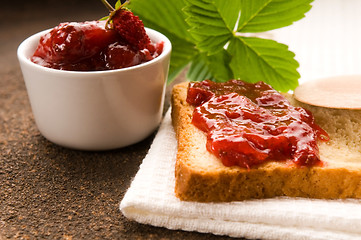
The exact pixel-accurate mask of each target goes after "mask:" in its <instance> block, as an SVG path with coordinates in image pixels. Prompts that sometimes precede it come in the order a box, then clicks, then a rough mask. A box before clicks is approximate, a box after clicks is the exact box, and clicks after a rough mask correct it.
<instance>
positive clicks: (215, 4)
mask: <svg viewBox="0 0 361 240" xmlns="http://www.w3.org/2000/svg"><path fill="white" fill-rule="evenodd" d="M236 2H237V1H229V2H227V4H229V5H230V6H227V7H224V5H225V4H224V2H223V1H221V0H186V4H187V5H186V7H185V8H184V11H185V13H186V14H187V16H188V17H187V18H186V21H187V23H188V24H189V25H190V29H189V32H190V33H191V35H192V37H193V38H194V39H195V41H196V46H197V48H198V49H199V50H200V51H202V52H207V53H208V54H209V55H212V54H215V53H217V52H218V51H221V50H222V49H223V47H224V46H225V45H226V43H227V42H228V41H229V40H230V38H231V37H232V36H233V28H232V26H234V24H235V20H236V15H238V11H237V9H236V7H237V4H236ZM222 3H223V4H222ZM232 6H234V12H233V14H226V13H227V11H229V10H230V9H232ZM232 21H233V22H232Z"/></svg>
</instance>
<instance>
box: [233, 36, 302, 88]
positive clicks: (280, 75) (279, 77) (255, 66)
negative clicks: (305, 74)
mask: <svg viewBox="0 0 361 240" xmlns="http://www.w3.org/2000/svg"><path fill="white" fill-rule="evenodd" d="M227 50H228V51H229V52H230V53H232V56H233V58H232V60H231V63H230V67H231V69H232V71H233V74H234V77H235V78H236V79H242V80H245V81H248V82H252V83H254V82H258V81H264V82H266V83H268V84H270V85H272V87H274V88H275V89H276V90H278V91H281V92H287V91H289V90H292V89H294V88H296V87H297V85H298V79H299V77H300V75H299V73H298V72H297V68H298V66H299V64H298V62H297V61H296V60H295V59H294V56H295V54H294V53H293V52H291V51H289V50H288V47H287V46H286V45H284V44H281V43H278V42H276V41H273V40H268V39H261V38H246V37H235V38H233V39H232V40H231V42H230V44H229V47H228V49H227Z"/></svg>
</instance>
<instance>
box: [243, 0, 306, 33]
mask: <svg viewBox="0 0 361 240" xmlns="http://www.w3.org/2000/svg"><path fill="white" fill-rule="evenodd" d="M311 2H312V0H297V1H292V0H291V1H290V0H257V1H250V0H241V16H240V19H239V22H238V28H237V31H238V32H264V31H269V30H273V29H276V28H281V27H285V26H288V25H291V24H292V23H293V22H295V21H297V20H300V19H302V18H303V17H304V16H305V13H306V12H308V11H309V10H310V9H311V7H312V6H311V4H310V3H311Z"/></svg>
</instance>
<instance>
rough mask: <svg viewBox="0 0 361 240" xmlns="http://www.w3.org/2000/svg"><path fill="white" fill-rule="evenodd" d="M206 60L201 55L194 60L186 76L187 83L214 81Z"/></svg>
mask: <svg viewBox="0 0 361 240" xmlns="http://www.w3.org/2000/svg"><path fill="white" fill-rule="evenodd" d="M206 60H207V59H206V57H205V56H204V55H202V54H199V55H197V56H196V57H195V58H194V60H193V61H192V63H191V65H190V67H189V70H188V72H187V75H186V77H187V79H188V80H189V81H202V80H205V79H210V80H214V79H213V76H212V73H211V72H210V69H209V67H208V65H207V63H206Z"/></svg>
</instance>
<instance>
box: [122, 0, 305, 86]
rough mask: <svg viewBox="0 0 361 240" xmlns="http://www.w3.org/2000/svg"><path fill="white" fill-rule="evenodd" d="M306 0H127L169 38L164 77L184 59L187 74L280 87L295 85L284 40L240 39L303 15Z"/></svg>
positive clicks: (180, 66)
mask: <svg viewBox="0 0 361 240" xmlns="http://www.w3.org/2000/svg"><path fill="white" fill-rule="evenodd" d="M311 2H312V0H299V1H289V0H227V1H226V4H225V1H224V0H167V1H159V0H146V1H145V0H132V1H131V2H130V3H129V4H128V5H127V7H128V8H130V9H131V10H132V11H133V12H134V13H135V14H136V15H138V16H139V17H140V18H141V19H142V20H143V22H144V25H145V26H147V27H150V28H153V29H155V30H158V31H160V32H162V33H163V34H165V35H166V36H167V37H168V38H169V39H170V40H171V42H172V56H171V63H170V72H169V82H171V81H172V80H173V79H174V77H175V76H177V74H178V73H179V72H180V71H181V70H182V69H183V68H185V67H186V66H188V65H189V64H190V63H191V65H190V68H189V70H188V75H187V76H188V78H189V79H190V80H196V81H201V80H204V79H205V78H210V79H212V80H214V81H227V80H229V79H231V78H238V79H242V80H245V81H248V82H257V81H265V82H267V83H269V84H270V85H272V86H273V87H274V88H275V89H277V90H279V91H283V92H286V91H288V90H290V89H291V90H292V89H294V88H295V87H296V86H297V85H298V79H299V77H300V75H299V73H298V72H297V68H298V66H299V64H298V62H297V61H296V60H295V59H294V53H292V52H291V51H289V50H288V47H287V46H286V45H283V44H280V43H277V42H275V41H273V40H266V39H260V38H246V37H242V36H240V35H241V34H242V33H246V32H263V31H268V30H273V29H276V28H280V27H284V26H288V25H290V24H292V23H293V22H295V21H297V20H299V19H301V18H303V17H304V16H305V13H306V12H307V11H309V10H310V8H311V5H310V3H311Z"/></svg>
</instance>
